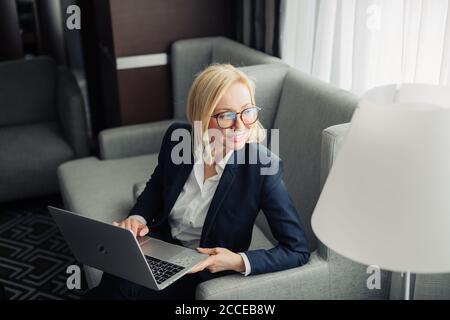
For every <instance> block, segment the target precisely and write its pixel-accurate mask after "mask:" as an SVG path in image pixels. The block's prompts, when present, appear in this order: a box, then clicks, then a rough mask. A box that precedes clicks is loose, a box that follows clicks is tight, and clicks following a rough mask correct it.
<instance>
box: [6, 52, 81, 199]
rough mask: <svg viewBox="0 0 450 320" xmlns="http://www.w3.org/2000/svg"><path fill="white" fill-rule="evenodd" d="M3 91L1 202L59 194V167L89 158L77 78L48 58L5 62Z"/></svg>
mask: <svg viewBox="0 0 450 320" xmlns="http://www.w3.org/2000/svg"><path fill="white" fill-rule="evenodd" d="M0 88H1V89H0V150H1V155H0V201H1V202H3V201H11V200H15V199H19V198H26V197H34V196H41V195H47V194H53V193H57V192H58V180H57V175H56V169H57V167H58V166H59V165H60V164H61V163H63V162H66V161H68V160H71V159H75V158H79V157H85V156H86V155H88V140H87V129H86V121H85V111H84V105H83V100H82V96H81V92H80V89H79V87H78V85H77V83H76V81H75V79H74V77H73V75H72V74H71V72H70V71H69V70H67V69H65V68H62V67H60V68H58V67H57V66H56V65H55V63H54V61H53V60H51V59H50V58H46V57H41V58H36V59H33V60H18V61H10V62H3V63H0Z"/></svg>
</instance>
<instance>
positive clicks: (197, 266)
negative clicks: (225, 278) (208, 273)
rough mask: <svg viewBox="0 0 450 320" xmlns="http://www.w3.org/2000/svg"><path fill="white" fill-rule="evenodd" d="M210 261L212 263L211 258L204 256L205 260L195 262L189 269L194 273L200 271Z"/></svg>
mask: <svg viewBox="0 0 450 320" xmlns="http://www.w3.org/2000/svg"><path fill="white" fill-rule="evenodd" d="M211 263H212V261H211V259H210V258H206V259H205V260H203V261H201V262H199V263H197V264H196V265H195V266H193V267H192V269H191V273H196V272H199V271H202V270H203V269H205V268H206V267H208V266H210V265H211Z"/></svg>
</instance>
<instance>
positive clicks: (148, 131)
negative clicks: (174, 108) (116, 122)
mask: <svg viewBox="0 0 450 320" xmlns="http://www.w3.org/2000/svg"><path fill="white" fill-rule="evenodd" d="M172 123H173V120H163V121H157V122H151V123H144V124H136V125H131V126H124V127H118V128H112V129H106V130H103V131H101V132H100V134H99V138H98V140H99V145H100V157H101V159H103V160H106V159H117V158H126V157H133V156H139V155H145V154H151V153H158V152H159V148H160V147H161V142H162V139H163V137H164V133H165V132H166V130H167V128H168V127H169V126H170V125H171V124H172Z"/></svg>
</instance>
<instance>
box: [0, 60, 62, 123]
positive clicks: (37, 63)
mask: <svg viewBox="0 0 450 320" xmlns="http://www.w3.org/2000/svg"><path fill="white" fill-rule="evenodd" d="M55 70H56V65H55V62H54V61H53V60H52V59H50V58H48V57H40V58H36V59H32V60H15V61H8V62H3V63H0V126H5V125H18V124H27V123H36V122H41V121H49V120H53V119H56V117H57V111H56V107H55V105H56V101H55V100H56V95H55V87H56V72H55Z"/></svg>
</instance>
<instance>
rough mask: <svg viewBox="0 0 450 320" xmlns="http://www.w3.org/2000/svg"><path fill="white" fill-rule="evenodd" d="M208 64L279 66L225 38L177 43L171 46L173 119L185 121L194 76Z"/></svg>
mask: <svg viewBox="0 0 450 320" xmlns="http://www.w3.org/2000/svg"><path fill="white" fill-rule="evenodd" d="M211 63H231V64H233V65H234V66H237V67H245V66H251V65H259V64H269V63H280V64H282V62H281V60H280V59H278V58H275V57H272V56H270V55H267V54H264V53H262V52H259V51H257V50H254V49H251V48H249V47H247V46H245V45H243V44H240V43H238V42H235V41H233V40H230V39H227V38H224V37H207V38H198V39H188V40H180V41H176V42H174V43H173V44H172V47H171V68H172V83H173V107H174V118H175V119H179V120H185V119H186V103H187V96H188V93H189V89H190V87H191V85H192V82H193V81H194V78H195V75H196V74H198V73H199V72H200V71H202V70H203V69H204V68H206V67H207V66H208V65H210V64H211Z"/></svg>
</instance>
